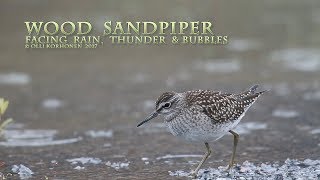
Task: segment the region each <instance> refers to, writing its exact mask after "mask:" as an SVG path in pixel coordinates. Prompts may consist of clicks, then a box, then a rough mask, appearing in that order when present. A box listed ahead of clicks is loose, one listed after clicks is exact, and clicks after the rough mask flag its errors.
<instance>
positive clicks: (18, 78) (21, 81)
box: [0, 72, 31, 85]
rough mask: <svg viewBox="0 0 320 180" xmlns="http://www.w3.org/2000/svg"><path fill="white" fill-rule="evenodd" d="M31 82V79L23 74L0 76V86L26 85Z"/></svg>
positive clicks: (12, 73)
mask: <svg viewBox="0 0 320 180" xmlns="http://www.w3.org/2000/svg"><path fill="white" fill-rule="evenodd" d="M30 81H31V77H30V76H29V75H28V74H25V73H17V72H11V73H8V74H0V84H7V85H26V84H29V83H30Z"/></svg>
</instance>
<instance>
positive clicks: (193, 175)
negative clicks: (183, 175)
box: [190, 171, 198, 179]
mask: <svg viewBox="0 0 320 180" xmlns="http://www.w3.org/2000/svg"><path fill="white" fill-rule="evenodd" d="M197 174H198V172H196V171H191V173H190V176H191V177H192V179H197Z"/></svg>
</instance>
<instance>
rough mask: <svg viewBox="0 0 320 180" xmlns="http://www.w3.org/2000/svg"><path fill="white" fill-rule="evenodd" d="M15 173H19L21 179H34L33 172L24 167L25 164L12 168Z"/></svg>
mask: <svg viewBox="0 0 320 180" xmlns="http://www.w3.org/2000/svg"><path fill="white" fill-rule="evenodd" d="M11 171H12V172H13V173H17V174H18V175H19V177H20V179H29V178H31V177H32V174H33V172H32V171H31V169H29V168H28V167H26V166H24V165H23V164H20V165H13V166H12V168H11Z"/></svg>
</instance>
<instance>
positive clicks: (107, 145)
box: [103, 143, 112, 147]
mask: <svg viewBox="0 0 320 180" xmlns="http://www.w3.org/2000/svg"><path fill="white" fill-rule="evenodd" d="M111 146H112V144H110V143H105V144H103V147H111Z"/></svg>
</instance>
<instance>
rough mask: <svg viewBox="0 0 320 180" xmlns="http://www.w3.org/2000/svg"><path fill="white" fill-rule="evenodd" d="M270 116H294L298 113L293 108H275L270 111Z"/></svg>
mask: <svg viewBox="0 0 320 180" xmlns="http://www.w3.org/2000/svg"><path fill="white" fill-rule="evenodd" d="M272 116H274V117H279V118H295V117H297V116H299V113H298V112H297V111H295V110H288V109H276V110H274V111H273V112H272Z"/></svg>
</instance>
